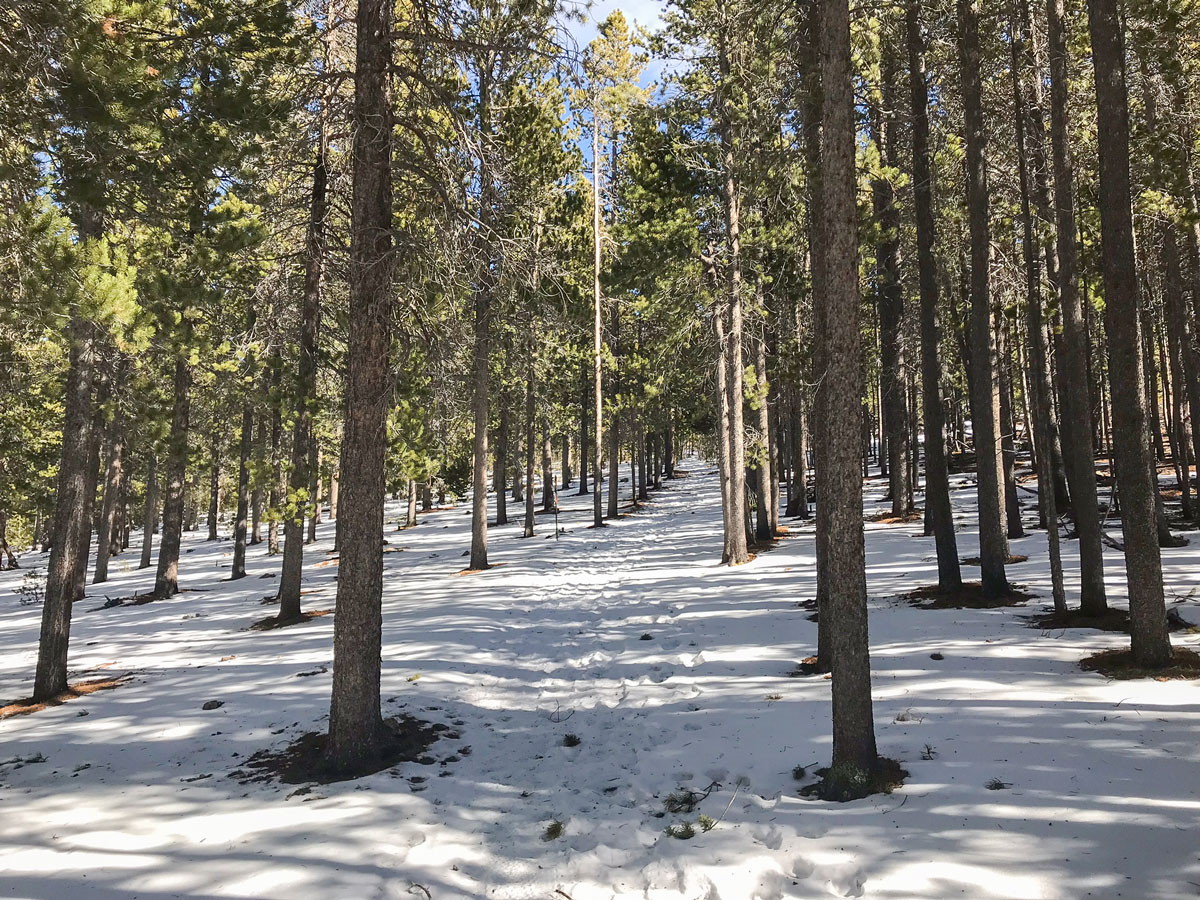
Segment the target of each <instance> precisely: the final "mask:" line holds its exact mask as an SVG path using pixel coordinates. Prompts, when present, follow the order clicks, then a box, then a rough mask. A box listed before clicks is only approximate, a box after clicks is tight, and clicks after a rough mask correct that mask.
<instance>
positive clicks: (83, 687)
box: [0, 673, 133, 719]
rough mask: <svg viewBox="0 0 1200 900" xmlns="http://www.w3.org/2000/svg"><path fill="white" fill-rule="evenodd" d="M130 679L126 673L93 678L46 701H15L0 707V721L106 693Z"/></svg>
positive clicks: (29, 699) (30, 699)
mask: <svg viewBox="0 0 1200 900" xmlns="http://www.w3.org/2000/svg"><path fill="white" fill-rule="evenodd" d="M131 677H133V674H132V673H126V674H124V675H118V676H116V677H115V678H95V679H92V680H91V681H77V682H76V683H75V684H73V685H71V686H70V687H68V688H67V689H66V690H65V691H63V692H62V693H61V694H56V695H55V696H53V697H51V698H50V699H48V700H40V701H35V700H34V699H33V698H32V697H31V698H28V699H25V700H17V701H14V702H13V703H10V704H8V705H7V706H0V719H8V718H11V717H12V716H27V715H29V714H30V713H35V712H40V711H41V710H43V709H45V708H46V707H48V706H62V705H63V704H64V703H66V702H67V701H68V700H75V699H76V698H78V697H86V696H87V695H88V694H94V693H96V692H97V691H108V690H111V689H113V688H115V687H119V686H120V685H122V684H125V682H127V681H128V680H129V679H130V678H131Z"/></svg>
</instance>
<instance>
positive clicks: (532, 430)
mask: <svg viewBox="0 0 1200 900" xmlns="http://www.w3.org/2000/svg"><path fill="white" fill-rule="evenodd" d="M525 327H526V336H527V344H526V347H525V366H526V368H525V527H524V535H525V537H533V533H534V526H535V514H536V512H535V509H534V490H533V462H534V448H535V446H536V444H537V441H536V422H535V421H534V419H535V413H536V406H535V404H536V401H537V384H536V377H537V358H536V356H535V352H536V351H535V350H534V345H533V322H532V321H530V322H527V323H526V326H525Z"/></svg>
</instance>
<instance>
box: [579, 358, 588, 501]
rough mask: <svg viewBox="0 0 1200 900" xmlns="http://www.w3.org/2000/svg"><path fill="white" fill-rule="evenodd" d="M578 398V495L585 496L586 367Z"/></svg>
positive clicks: (582, 371)
mask: <svg viewBox="0 0 1200 900" xmlns="http://www.w3.org/2000/svg"><path fill="white" fill-rule="evenodd" d="M581 374H582V375H583V377H582V378H581V379H580V385H581V390H580V398H579V496H580V497H584V496H587V492H588V446H589V440H590V439H589V437H588V401H589V399H590V397H589V395H588V390H589V387H590V385H589V379H588V371H587V367H586V366H584V367H583V368H582V369H581Z"/></svg>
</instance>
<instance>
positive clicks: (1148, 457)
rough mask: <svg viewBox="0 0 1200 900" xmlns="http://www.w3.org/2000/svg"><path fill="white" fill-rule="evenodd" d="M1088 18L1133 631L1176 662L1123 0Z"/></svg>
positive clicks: (1094, 5)
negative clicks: (1152, 413)
mask: <svg viewBox="0 0 1200 900" xmlns="http://www.w3.org/2000/svg"><path fill="white" fill-rule="evenodd" d="M1088 23H1089V27H1090V31H1091V37H1092V63H1093V65H1094V67H1095V84H1096V105H1097V133H1098V139H1099V149H1100V192H1099V203H1100V225H1101V233H1102V242H1103V248H1104V254H1103V256H1104V266H1103V270H1104V300H1105V304H1104V313H1105V315H1104V324H1105V331H1106V333H1107V335H1108V353H1109V377H1110V380H1111V387H1112V394H1113V404H1112V419H1113V455H1114V461H1115V468H1116V476H1117V484H1118V486H1119V488H1120V491H1121V510H1122V515H1121V530H1122V533H1123V536H1124V539H1125V572H1126V577H1127V580H1128V584H1129V617H1130V631H1131V633H1132V649H1133V656H1134V659H1135V660H1136V661H1137V663H1138V664H1139V665H1141V666H1146V667H1150V668H1155V667H1159V666H1165V665H1167V664H1169V663H1170V661H1171V657H1172V653H1171V642H1170V638H1169V636H1168V633H1167V619H1166V605H1165V602H1164V599H1163V581H1162V561H1161V557H1160V555H1159V548H1158V533H1157V526H1156V521H1155V497H1156V496H1157V494H1158V486H1157V484H1155V483H1154V480H1153V479H1152V478H1151V471H1152V467H1153V465H1154V459H1153V450H1152V448H1151V445H1150V442H1149V440H1148V438H1149V435H1148V434H1147V430H1146V428H1147V425H1146V420H1147V415H1146V397H1145V394H1144V393H1143V391H1142V360H1141V354H1140V352H1139V351H1140V333H1139V327H1138V316H1139V313H1140V311H1139V309H1138V285H1137V268H1136V263H1135V256H1134V240H1133V211H1132V194H1131V188H1130V177H1129V97H1128V91H1127V87H1126V83H1125V64H1124V63H1125V39H1124V35H1123V33H1122V24H1121V16H1120V4H1119V2H1118V0H1088Z"/></svg>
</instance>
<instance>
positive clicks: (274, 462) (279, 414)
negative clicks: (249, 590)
mask: <svg viewBox="0 0 1200 900" xmlns="http://www.w3.org/2000/svg"><path fill="white" fill-rule="evenodd" d="M280 365H281V363H280V361H279V357H278V355H277V354H276V356H275V360H274V365H273V366H272V367H271V368H272V372H271V390H270V397H271V492H270V497H269V501H268V502H269V503H270V506H271V521H270V522H269V523H268V524H267V556H277V555H278V554H279V519H280V516H281V514H282V511H283V504H284V500H285V499H286V497H287V482H286V481H285V480H284V477H283V408H282V407H283V401H282V399H281V398H280V396H279V381H280V377H279V368H280Z"/></svg>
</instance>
